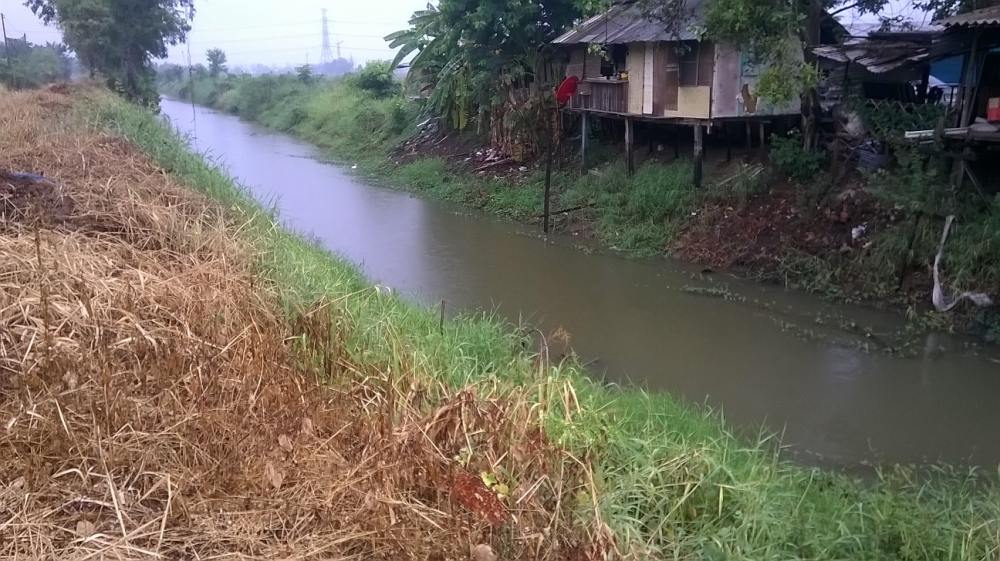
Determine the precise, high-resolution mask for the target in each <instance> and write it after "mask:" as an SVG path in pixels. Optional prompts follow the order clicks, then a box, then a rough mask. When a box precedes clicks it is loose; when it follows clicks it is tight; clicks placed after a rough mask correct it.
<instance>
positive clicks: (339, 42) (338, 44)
mask: <svg viewBox="0 0 1000 561" xmlns="http://www.w3.org/2000/svg"><path fill="white" fill-rule="evenodd" d="M343 44H344V42H343V41H337V58H340V46H341V45H343Z"/></svg>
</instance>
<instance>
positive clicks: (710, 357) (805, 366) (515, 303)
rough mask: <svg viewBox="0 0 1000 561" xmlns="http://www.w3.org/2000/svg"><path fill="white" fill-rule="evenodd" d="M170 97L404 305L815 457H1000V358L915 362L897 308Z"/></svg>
mask: <svg viewBox="0 0 1000 561" xmlns="http://www.w3.org/2000/svg"><path fill="white" fill-rule="evenodd" d="M161 106H162V109H163V113H164V114H165V115H166V116H167V117H168V118H169V119H170V120H171V121H172V123H173V124H174V126H176V127H177V128H178V129H179V130H180V131H181V132H182V133H184V134H187V135H189V136H191V138H192V140H193V142H194V144H195V146H196V147H197V148H198V149H199V150H200V151H202V152H204V153H206V154H207V155H209V156H210V157H212V158H214V159H216V160H217V161H218V162H219V163H220V164H222V165H223V166H224V167H226V168H227V169H228V171H229V172H230V173H231V174H232V175H233V176H234V177H236V178H237V179H239V180H240V181H241V182H242V183H243V184H244V185H246V187H247V188H248V189H249V190H250V191H251V192H252V194H253V195H254V196H255V197H256V198H258V199H259V200H261V201H264V202H267V203H271V204H274V205H275V206H276V207H277V208H278V209H279V212H280V216H281V218H282V220H283V222H284V223H285V224H286V225H288V227H289V228H291V229H293V230H296V231H299V232H302V233H303V234H307V235H309V236H311V237H313V238H315V239H317V240H319V241H320V242H321V243H322V244H323V245H325V246H326V247H327V248H328V249H329V250H330V251H332V252H333V253H335V254H337V255H340V256H342V257H343V258H345V259H347V260H349V261H352V262H354V263H355V264H356V265H357V266H358V267H360V268H361V269H362V270H363V271H364V273H365V275H366V276H367V277H368V278H369V279H370V280H372V281H373V282H377V283H381V284H384V285H388V286H390V287H392V288H393V289H395V290H397V291H399V292H400V293H401V294H402V295H404V296H405V297H407V298H410V299H413V300H415V301H418V302H422V303H426V304H429V305H436V304H437V303H438V302H440V301H441V300H446V301H447V307H448V309H450V310H461V311H466V312H474V311H479V310H482V311H488V312H492V311H495V312H497V313H499V314H501V315H502V316H504V317H506V318H508V319H509V320H511V321H513V322H527V323H529V324H531V325H534V326H538V327H539V329H540V330H541V331H543V332H545V333H551V332H554V331H556V330H557V329H560V328H561V329H563V330H565V332H567V333H568V334H569V335H570V337H571V344H572V346H573V348H574V349H575V350H576V351H577V353H578V354H579V355H580V356H581V358H582V359H583V361H584V362H587V363H588V364H589V369H590V370H591V372H592V373H593V375H594V376H599V377H603V378H605V379H607V380H609V381H615V382H618V383H623V384H634V385H639V386H642V387H644V388H648V389H649V390H651V391H667V392H670V393H672V394H675V395H678V396H681V397H683V398H685V399H687V400H689V401H691V402H697V403H707V404H709V405H711V406H713V407H717V408H720V409H721V410H722V411H723V412H724V414H725V417H726V419H727V421H728V422H730V423H731V424H733V425H735V426H738V427H742V428H744V429H745V430H749V431H753V430H755V429H757V428H759V427H761V426H762V425H763V426H766V427H767V428H768V429H769V430H771V431H774V432H777V433H780V434H781V435H782V436H781V438H782V443H783V444H785V445H787V446H789V451H790V453H791V454H792V455H793V457H795V458H797V459H799V461H803V462H805V463H810V464H820V465H827V466H835V467H846V468H853V467H857V466H860V465H867V464H871V463H877V462H888V463H896V462H899V463H926V462H937V461H947V462H954V463H971V464H978V465H990V466H993V465H996V464H998V463H1000V439H998V438H997V437H996V434H997V430H998V429H1000V406H998V400H1000V361H998V357H997V355H996V354H993V355H990V354H989V353H987V352H984V351H983V350H981V349H975V348H974V347H972V346H970V345H969V343H968V342H967V341H964V340H962V339H956V338H952V337H948V336H945V335H939V334H934V335H930V336H928V337H927V338H926V340H923V341H921V342H920V344H919V351H918V352H916V353H913V354H914V355H915V356H910V357H906V358H898V357H895V356H891V355H890V354H888V353H885V352H882V351H879V350H872V349H873V348H874V347H878V346H879V342H884V341H886V340H889V339H891V334H892V333H893V332H895V331H897V330H899V329H900V328H901V327H902V325H901V321H900V319H899V318H897V317H895V316H893V315H890V314H884V313H880V312H875V311H872V310H867V309H864V308H853V307H847V306H834V305H831V304H829V303H827V302H824V301H822V300H821V299H818V298H816V297H814V296H812V295H808V294H803V293H799V292H794V291H787V290H782V289H779V288H777V287H769V286H761V285H758V284H755V283H751V282H746V281H741V280H738V279H734V278H731V277H728V276H725V275H708V276H706V275H702V274H700V272H699V271H698V269H697V268H694V267H690V266H686V265H683V264H679V263H676V262H672V261H669V260H665V259H656V260H630V259H626V258H623V257H621V256H619V255H616V254H614V253H611V252H602V251H580V249H579V247H578V242H577V240H574V239H567V238H561V237H558V236H556V237H550V238H548V239H545V238H542V237H541V236H539V235H538V232H537V230H536V229H535V228H532V227H529V226H523V225H519V224H512V223H508V222H504V221H501V220H497V219H495V218H492V217H489V216H485V215H482V214H480V213H476V212H470V211H468V210H465V209H461V208H456V207H454V206H450V205H447V204H443V203H439V202H435V201H428V200H423V199H420V198H416V197H414V196H411V195H409V194H407V193H403V192H399V191H393V190H390V189H385V188H380V187H375V186H370V185H366V184H365V183H363V182H361V181H359V180H358V179H357V178H356V177H353V176H352V175H351V173H350V172H349V170H346V169H343V168H340V167H337V166H335V165H331V164H328V163H324V162H323V161H322V154H321V153H320V151H319V150H317V149H316V148H314V147H312V146H311V145H309V144H307V143H304V142H302V141H299V140H296V139H294V138H291V137H289V136H286V135H281V134H276V133H274V132H270V131H268V130H266V129H263V128H260V127H258V126H255V125H252V124H249V123H245V122H242V121H240V120H239V119H237V118H236V117H233V116H230V115H226V114H222V113H218V112H215V111H212V110H209V109H205V108H200V107H199V108H196V109H192V107H191V105H189V104H185V103H181V102H177V101H173V100H164V101H163V102H162V104H161Z"/></svg>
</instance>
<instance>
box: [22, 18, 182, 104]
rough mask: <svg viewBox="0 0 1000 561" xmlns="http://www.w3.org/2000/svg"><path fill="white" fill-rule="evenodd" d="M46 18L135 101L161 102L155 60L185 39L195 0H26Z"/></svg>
mask: <svg viewBox="0 0 1000 561" xmlns="http://www.w3.org/2000/svg"><path fill="white" fill-rule="evenodd" d="M25 5H26V6H28V7H29V8H31V10H32V11H33V12H34V13H35V14H36V15H37V16H39V17H40V18H42V20H43V21H44V22H45V23H52V22H54V23H57V24H58V25H59V27H60V28H61V29H62V31H63V38H64V39H65V41H66V44H67V45H68V46H69V47H70V48H71V49H73V51H75V52H76V54H77V56H78V57H79V59H80V62H81V63H83V64H84V65H85V66H87V67H88V68H90V69H91V70H92V71H97V72H99V73H100V74H102V75H103V76H104V77H105V78H106V79H107V81H108V85H109V86H110V87H112V88H113V89H116V90H118V91H120V92H121V93H122V94H123V95H124V96H125V97H126V98H127V99H129V100H130V101H133V102H136V103H140V104H142V105H148V106H154V105H156V104H157V103H159V96H158V95H157V93H156V87H155V84H154V81H155V73H154V71H153V67H152V63H151V59H153V58H165V57H166V56H167V46H168V45H176V44H177V43H179V42H181V41H183V40H184V38H185V36H186V35H187V32H188V31H189V30H190V28H191V27H190V23H189V20H190V18H192V17H193V16H194V0H27V1H26V2H25Z"/></svg>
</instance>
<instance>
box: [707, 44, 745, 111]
mask: <svg viewBox="0 0 1000 561" xmlns="http://www.w3.org/2000/svg"><path fill="white" fill-rule="evenodd" d="M742 86H743V83H742V81H741V76H740V51H739V49H737V48H735V47H734V46H732V45H729V44H720V45H718V46H717V47H716V49H715V79H714V80H713V84H712V94H713V95H712V115H713V116H715V117H735V116H737V115H739V108H738V102H737V100H738V99H739V97H740V88H741V87H742Z"/></svg>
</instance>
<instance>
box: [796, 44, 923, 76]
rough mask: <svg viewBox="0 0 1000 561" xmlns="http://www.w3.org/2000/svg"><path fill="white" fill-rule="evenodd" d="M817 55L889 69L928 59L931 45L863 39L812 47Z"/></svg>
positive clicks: (879, 70)
mask: <svg viewBox="0 0 1000 561" xmlns="http://www.w3.org/2000/svg"><path fill="white" fill-rule="evenodd" d="M813 52H814V53H816V56H819V57H821V58H825V59H828V60H833V61H836V62H840V63H846V62H850V63H851V64H858V65H860V66H862V67H864V68H865V69H867V70H868V71H869V72H871V73H873V74H882V73H884V72H890V71H892V70H895V69H897V68H901V67H903V66H909V65H911V64H920V63H926V62H927V61H929V60H930V59H931V46H930V45H929V44H922V43H916V42H910V41H872V40H868V39H863V40H859V41H852V42H849V43H846V44H844V45H827V46H823V47H816V48H814V49H813Z"/></svg>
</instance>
